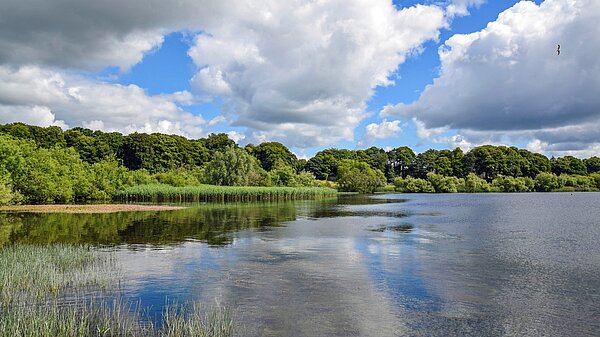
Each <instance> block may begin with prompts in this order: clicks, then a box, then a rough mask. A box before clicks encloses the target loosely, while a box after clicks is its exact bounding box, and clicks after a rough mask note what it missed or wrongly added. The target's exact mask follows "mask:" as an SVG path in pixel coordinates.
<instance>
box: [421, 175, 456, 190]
mask: <svg viewBox="0 0 600 337" xmlns="http://www.w3.org/2000/svg"><path fill="white" fill-rule="evenodd" d="M427 181H429V183H430V184H431V186H432V187H433V189H434V191H435V192H436V193H456V192H458V190H459V188H461V187H462V186H463V185H464V180H463V179H459V178H457V177H445V176H442V175H440V174H435V173H433V172H429V173H427Z"/></svg>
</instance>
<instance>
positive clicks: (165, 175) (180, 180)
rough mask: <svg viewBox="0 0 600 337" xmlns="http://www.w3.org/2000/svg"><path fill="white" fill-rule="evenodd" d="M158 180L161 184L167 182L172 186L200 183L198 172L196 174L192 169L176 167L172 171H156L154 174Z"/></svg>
mask: <svg viewBox="0 0 600 337" xmlns="http://www.w3.org/2000/svg"><path fill="white" fill-rule="evenodd" d="M154 178H156V181H158V182H159V183H160V184H166V185H171V186H193V185H200V181H199V180H198V174H194V173H193V172H192V171H190V170H186V169H182V168H179V169H175V170H172V171H167V172H161V173H156V174H155V175H154Z"/></svg>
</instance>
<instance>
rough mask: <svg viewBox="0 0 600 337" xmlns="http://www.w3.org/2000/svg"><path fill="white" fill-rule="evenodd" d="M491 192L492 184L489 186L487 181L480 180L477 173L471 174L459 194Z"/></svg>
mask: <svg viewBox="0 0 600 337" xmlns="http://www.w3.org/2000/svg"><path fill="white" fill-rule="evenodd" d="M490 191H491V186H490V184H488V182H487V181H485V179H482V178H479V177H478V176H477V175H476V174H475V173H469V175H468V176H467V177H466V178H465V180H464V184H463V185H462V186H460V188H459V192H466V193H482V192H490Z"/></svg>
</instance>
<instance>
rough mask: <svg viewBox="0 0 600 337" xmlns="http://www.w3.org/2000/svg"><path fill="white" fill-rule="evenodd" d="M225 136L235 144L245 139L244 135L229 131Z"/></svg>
mask: <svg viewBox="0 0 600 337" xmlns="http://www.w3.org/2000/svg"><path fill="white" fill-rule="evenodd" d="M227 136H229V138H231V139H232V140H233V141H234V142H236V143H239V142H240V141H241V140H243V139H244V138H246V135H244V134H243V133H241V132H237V131H229V132H227Z"/></svg>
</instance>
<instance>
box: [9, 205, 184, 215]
mask: <svg viewBox="0 0 600 337" xmlns="http://www.w3.org/2000/svg"><path fill="white" fill-rule="evenodd" d="M184 208H185V207H181V206H167V205H136V204H91V205H14V206H0V212H17V213H81V214H95V213H116V212H144V211H174V210H179V209H184Z"/></svg>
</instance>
